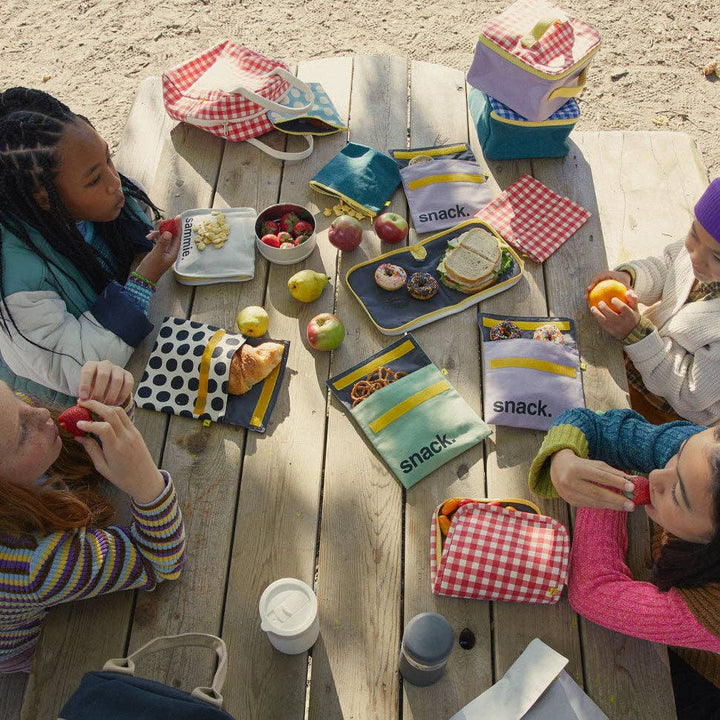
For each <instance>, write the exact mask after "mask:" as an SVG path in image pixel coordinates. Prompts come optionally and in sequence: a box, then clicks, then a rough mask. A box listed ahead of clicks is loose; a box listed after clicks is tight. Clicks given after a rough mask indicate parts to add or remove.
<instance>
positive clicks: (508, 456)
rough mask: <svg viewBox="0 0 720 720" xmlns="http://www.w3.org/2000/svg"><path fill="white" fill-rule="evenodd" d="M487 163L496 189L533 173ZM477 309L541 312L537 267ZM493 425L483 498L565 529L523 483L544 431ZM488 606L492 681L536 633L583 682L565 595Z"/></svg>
mask: <svg viewBox="0 0 720 720" xmlns="http://www.w3.org/2000/svg"><path fill="white" fill-rule="evenodd" d="M488 166H489V168H490V170H491V172H492V174H493V176H494V178H495V181H496V182H497V183H498V185H499V186H500V188H505V187H507V186H508V185H510V184H512V183H513V182H514V181H515V180H517V179H518V178H519V177H520V176H521V175H524V174H526V173H528V174H532V165H531V163H530V161H528V160H521V161H514V162H511V161H490V162H489V163H488ZM480 310H481V311H483V312H490V313H494V314H499V315H502V314H507V315H508V316H513V315H526V316H538V317H543V316H546V315H547V314H548V307H547V299H546V296H545V278H544V275H543V268H542V266H541V265H538V264H537V263H534V262H532V261H531V260H530V259H529V258H526V259H525V274H524V277H523V279H522V280H521V281H520V282H519V283H518V284H517V285H515V286H514V287H512V288H511V289H510V290H508V291H506V292H504V293H501V294H500V295H496V296H494V297H492V298H490V299H489V300H486V301H484V302H482V303H481V304H480ZM481 362H482V358H481ZM493 429H494V433H493V435H492V436H491V438H490V439H489V440H488V441H487V442H486V450H487V461H486V462H487V478H488V479H487V495H488V497H520V498H525V499H530V500H532V501H533V502H535V503H536V504H537V505H539V507H540V509H541V510H542V511H543V512H544V513H546V514H548V515H551V516H552V517H555V518H557V519H558V520H560V522H562V523H563V524H565V525H566V526H568V527H569V512H568V509H567V506H566V504H565V503H564V502H560V501H553V502H549V501H540V500H539V499H538V498H536V497H535V496H533V495H532V493H531V492H530V491H529V489H528V486H527V474H528V469H529V467H530V461H531V460H532V458H533V456H534V455H535V453H536V451H537V449H538V448H539V447H540V443H541V442H542V438H543V433H541V432H537V431H532V430H523V429H518V428H511V427H502V426H495V427H494V428H493ZM492 607H493V620H494V635H493V637H494V641H495V649H494V650H495V657H494V672H495V680H497V679H498V678H500V677H501V676H502V675H503V674H504V673H505V672H506V670H507V669H508V667H509V666H510V665H512V663H513V662H514V661H515V660H516V659H517V657H518V656H519V655H520V654H521V653H522V651H523V650H524V649H525V648H526V647H527V645H528V643H529V642H530V641H531V640H532V639H533V638H534V637H539V638H541V639H542V640H543V641H544V642H546V643H547V644H548V645H550V646H551V647H553V648H554V649H555V650H557V651H558V652H560V653H562V654H563V655H565V656H566V657H567V658H568V659H569V661H570V662H569V665H568V668H567V669H568V672H570V673H571V674H573V676H574V677H575V678H576V679H577V680H579V681H580V682H582V663H581V654H580V639H579V636H578V633H577V624H576V623H573V613H572V611H571V609H570V607H569V605H568V603H567V598H566V597H563V598H561V599H560V601H559V602H558V603H557V604H556V605H553V606H532V605H524V604H515V603H493V605H492Z"/></svg>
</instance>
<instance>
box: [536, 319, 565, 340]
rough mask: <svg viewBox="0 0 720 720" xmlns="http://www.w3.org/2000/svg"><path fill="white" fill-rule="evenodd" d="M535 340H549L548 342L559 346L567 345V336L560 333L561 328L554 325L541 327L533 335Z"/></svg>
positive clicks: (549, 324)
mask: <svg viewBox="0 0 720 720" xmlns="http://www.w3.org/2000/svg"><path fill="white" fill-rule="evenodd" d="M533 340H547V341H548V342H554V343H557V344H558V345H564V344H565V336H564V335H563V334H562V332H561V331H560V328H559V327H558V326H557V325H553V324H552V323H548V324H547V325H541V326H540V327H539V328H538V329H537V330H536V331H535V332H534V333H533Z"/></svg>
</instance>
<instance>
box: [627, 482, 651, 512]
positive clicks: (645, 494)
mask: <svg viewBox="0 0 720 720" xmlns="http://www.w3.org/2000/svg"><path fill="white" fill-rule="evenodd" d="M633 483H634V485H635V489H634V490H633V496H632V501H633V502H634V503H635V505H650V504H651V503H650V481H649V480H648V479H647V478H646V477H642V476H640V475H638V476H637V477H634V478H633Z"/></svg>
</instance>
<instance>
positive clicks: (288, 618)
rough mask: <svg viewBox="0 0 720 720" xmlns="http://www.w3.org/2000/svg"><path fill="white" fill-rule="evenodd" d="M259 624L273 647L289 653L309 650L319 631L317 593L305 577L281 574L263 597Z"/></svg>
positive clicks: (266, 589) (296, 653) (264, 592)
mask: <svg viewBox="0 0 720 720" xmlns="http://www.w3.org/2000/svg"><path fill="white" fill-rule="evenodd" d="M260 627H261V628H262V629H263V630H264V631H265V632H266V633H267V636H268V639H269V640H270V642H271V643H272V645H273V647H274V648H275V649H276V650H279V651H280V652H283V653H287V654H288V655H298V654H299V653H303V652H305V651H307V650H309V649H310V648H311V647H312V646H313V645H314V644H315V641H316V640H317V638H318V635H319V634H320V621H319V619H318V604H317V597H316V596H315V593H314V592H313V590H312V588H311V587H310V586H309V585H307V584H306V583H304V582H303V581H302V580H297V579H295V578H281V579H280V580H276V581H275V582H274V583H271V584H270V585H268V586H267V587H266V588H265V590H264V591H263V594H262V595H261V597H260Z"/></svg>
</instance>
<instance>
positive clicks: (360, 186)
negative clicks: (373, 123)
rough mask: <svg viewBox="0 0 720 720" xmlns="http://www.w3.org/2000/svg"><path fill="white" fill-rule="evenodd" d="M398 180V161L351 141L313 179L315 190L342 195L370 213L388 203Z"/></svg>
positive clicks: (372, 213) (345, 199) (360, 209)
mask: <svg viewBox="0 0 720 720" xmlns="http://www.w3.org/2000/svg"><path fill="white" fill-rule="evenodd" d="M399 184H400V171H399V170H398V167H397V164H396V163H395V161H394V160H393V159H392V158H391V157H388V156H387V155H383V154H382V153H380V152H378V151H377V150H374V149H373V148H371V147H367V146H366V145H359V144H358V143H348V144H347V145H346V146H345V147H344V148H343V149H342V150H341V151H340V152H339V153H338V154H337V155H336V156H335V157H334V158H333V159H332V160H331V161H330V162H329V163H328V164H327V165H325V167H323V168H322V169H321V170H320V172H318V173H317V175H315V177H314V178H313V179H312V180H311V181H310V187H311V188H313V190H317V191H318V192H321V193H324V194H325V195H330V196H331V197H335V198H339V199H340V200H343V201H344V202H345V203H347V204H348V205H349V206H350V207H352V208H353V209H354V210H356V211H357V212H360V213H362V214H363V215H367V216H369V217H375V215H377V214H378V213H379V212H380V211H381V210H382V209H383V208H384V207H385V205H387V203H388V202H389V201H390V197H391V196H392V194H393V192H395V188H397V186H398V185H399Z"/></svg>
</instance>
